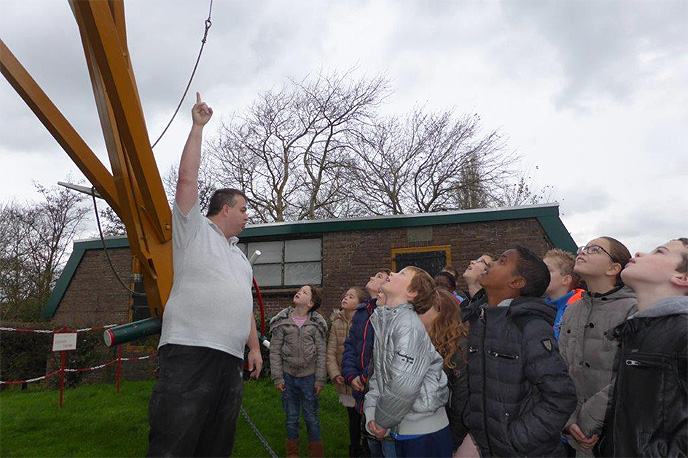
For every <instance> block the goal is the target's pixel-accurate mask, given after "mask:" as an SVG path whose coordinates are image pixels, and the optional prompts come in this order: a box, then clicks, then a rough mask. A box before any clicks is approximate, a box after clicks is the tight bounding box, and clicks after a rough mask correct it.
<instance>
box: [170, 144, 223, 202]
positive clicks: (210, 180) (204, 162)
mask: <svg viewBox="0 0 688 458" xmlns="http://www.w3.org/2000/svg"><path fill="white" fill-rule="evenodd" d="M211 159H212V158H211V157H209V156H208V155H203V156H202V157H201V165H200V167H199V169H198V205H199V207H200V209H201V213H205V212H206V210H207V209H208V205H210V198H211V197H212V196H213V193H214V192H215V190H217V189H218V188H221V187H225V186H222V182H220V181H219V180H220V178H219V177H218V176H216V175H217V174H216V173H215V171H214V170H213V168H214V167H215V165H214V164H213V163H212V162H211ZM178 172H179V170H178V169H177V167H175V166H170V168H169V169H168V171H167V174H165V176H163V177H162V184H163V186H164V187H165V194H166V195H167V200H168V201H169V203H170V206H172V203H173V202H174V195H175V193H176V192H177V179H178V177H179V175H178ZM227 187H230V186H229V185H228V186H227Z"/></svg>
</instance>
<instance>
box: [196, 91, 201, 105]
mask: <svg viewBox="0 0 688 458" xmlns="http://www.w3.org/2000/svg"><path fill="white" fill-rule="evenodd" d="M196 103H197V104H198V103H201V93H200V92H196Z"/></svg>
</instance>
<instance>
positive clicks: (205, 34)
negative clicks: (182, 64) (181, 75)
mask: <svg viewBox="0 0 688 458" xmlns="http://www.w3.org/2000/svg"><path fill="white" fill-rule="evenodd" d="M212 13H213V0H210V9H209V11H208V19H206V20H205V31H204V32H203V38H202V39H201V49H200V50H199V51H198V57H197V58H196V64H195V65H194V68H193V71H192V72H191V78H189V82H188V83H187V85H186V89H184V94H182V98H181V100H180V101H179V105H177V109H176V110H174V114H173V115H172V118H170V122H168V123H167V125H166V126H165V128H164V129H163V131H162V133H161V134H160V136H159V137H158V139H157V140H155V142H154V143H153V144H152V145H151V148H155V145H157V144H158V142H159V141H160V139H161V138H162V137H163V135H165V132H167V129H168V128H169V127H170V125H171V124H172V121H174V118H175V116H177V113H178V112H179V109H180V108H181V106H182V103H184V99H185V98H186V94H187V93H188V92H189V88H190V87H191V82H192V81H193V79H194V75H196V69H197V68H198V63H199V62H200V61H201V55H203V48H204V47H205V42H206V39H207V38H208V31H209V30H210V27H211V26H212V25H213V23H212V21H211V20H210V17H211V15H212Z"/></svg>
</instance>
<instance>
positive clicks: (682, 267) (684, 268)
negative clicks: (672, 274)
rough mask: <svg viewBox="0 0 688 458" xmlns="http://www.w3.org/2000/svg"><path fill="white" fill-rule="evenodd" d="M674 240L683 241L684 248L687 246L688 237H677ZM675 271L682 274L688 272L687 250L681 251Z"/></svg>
mask: <svg viewBox="0 0 688 458" xmlns="http://www.w3.org/2000/svg"><path fill="white" fill-rule="evenodd" d="M676 241H678V242H681V243H683V247H684V248H688V237H679V238H677V239H676ZM676 272H679V273H682V274H684V273H686V272H688V251H684V252H683V253H681V262H680V263H679V265H678V266H676Z"/></svg>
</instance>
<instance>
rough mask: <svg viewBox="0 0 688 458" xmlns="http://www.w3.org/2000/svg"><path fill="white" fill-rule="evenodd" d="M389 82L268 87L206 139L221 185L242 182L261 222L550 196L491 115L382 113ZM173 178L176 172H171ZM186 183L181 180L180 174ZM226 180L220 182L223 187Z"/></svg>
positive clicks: (309, 81) (211, 177)
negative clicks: (526, 171)
mask: <svg viewBox="0 0 688 458" xmlns="http://www.w3.org/2000/svg"><path fill="white" fill-rule="evenodd" d="M388 93H389V89H388V83H387V81H386V80H385V79H384V78H382V77H379V76H378V77H376V78H373V79H370V80H368V79H365V78H360V79H355V78H353V75H352V72H351V71H349V72H345V73H343V74H337V73H332V74H319V75H317V76H315V77H313V78H305V79H304V80H302V81H299V82H296V81H293V80H290V81H289V83H287V84H286V85H285V86H283V87H282V88H281V89H280V90H269V91H265V92H263V93H261V94H259V96H258V99H257V100H256V101H255V102H254V103H253V104H252V105H251V106H250V107H249V109H248V112H247V113H246V114H245V115H234V117H232V118H231V119H230V120H229V121H227V122H225V123H223V124H222V125H221V127H220V129H219V130H218V135H217V136H216V137H215V138H214V139H211V140H210V141H209V142H208V143H207V144H206V150H207V152H208V154H206V157H208V158H209V159H208V161H209V163H210V164H211V165H209V166H208V168H207V169H206V170H207V174H202V177H201V181H202V182H206V183H208V184H209V186H211V187H219V183H222V186H234V187H239V188H241V189H243V190H244V191H245V192H246V194H247V196H248V199H249V205H250V206H251V210H252V221H253V222H263V223H265V222H273V221H288V220H301V219H315V218H337V217H342V216H360V215H388V214H404V213H425V212H435V211H446V210H460V209H470V208H480V207H490V206H503V205H519V204H523V203H532V202H534V201H538V200H540V199H542V198H543V197H544V196H545V194H543V193H542V192H534V191H532V185H529V182H528V181H527V179H524V178H523V177H524V175H523V174H522V172H520V171H519V170H517V168H516V165H517V162H518V160H519V157H518V155H517V154H516V153H515V152H513V151H509V150H507V148H506V142H505V140H504V138H503V137H502V136H501V134H500V133H499V132H498V131H489V132H484V131H483V129H482V126H481V120H480V117H479V116H478V115H477V114H475V115H459V114H458V113H457V112H456V111H455V110H447V111H443V112H432V111H428V110H425V109H422V108H416V109H414V110H413V111H411V113H409V114H408V115H406V116H398V115H393V116H388V117H381V116H380V115H379V113H378V111H379V106H380V104H381V103H382V102H383V101H384V99H385V98H386V96H387V95H388ZM170 176H171V175H170ZM175 181H176V180H175ZM216 184H217V185H216Z"/></svg>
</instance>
